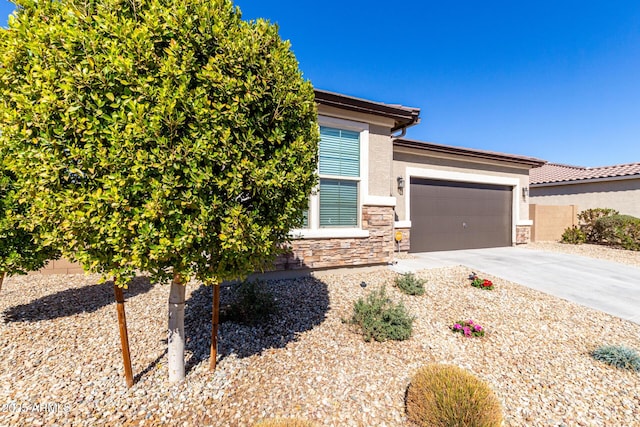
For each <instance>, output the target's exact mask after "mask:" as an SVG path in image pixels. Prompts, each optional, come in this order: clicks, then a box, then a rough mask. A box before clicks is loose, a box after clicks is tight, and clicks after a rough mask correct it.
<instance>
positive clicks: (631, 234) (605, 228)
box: [595, 215, 640, 251]
mask: <svg viewBox="0 0 640 427" xmlns="http://www.w3.org/2000/svg"><path fill="white" fill-rule="evenodd" d="M595 233H596V234H597V235H598V236H599V238H600V242H601V243H607V244H609V245H613V246H619V247H622V248H624V249H629V250H632V251H638V250H640V218H636V217H633V216H630V215H613V216H608V217H603V218H600V219H598V220H597V221H596V225H595Z"/></svg>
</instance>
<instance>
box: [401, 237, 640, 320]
mask: <svg viewBox="0 0 640 427" xmlns="http://www.w3.org/2000/svg"><path fill="white" fill-rule="evenodd" d="M413 255H415V256H416V259H405V260H398V263H397V264H396V265H394V266H393V267H392V268H393V269H394V270H395V271H398V272H400V273H405V272H409V271H418V270H422V269H427V268H437V267H447V266H456V265H464V266H466V267H469V268H471V269H472V270H474V271H477V272H478V273H479V272H484V273H487V274H491V275H493V276H497V277H501V278H503V279H507V280H509V281H512V282H516V283H519V284H521V285H524V286H528V287H530V288H533V289H537V290H539V291H542V292H545V293H548V294H551V295H555V296H557V297H560V298H564V299H566V300H569V301H573V302H576V303H578V304H582V305H585V306H587V307H591V308H595V309H597V310H601V311H604V312H606V313H609V314H613V315H614V316H617V317H621V318H623V319H626V320H630V321H632V322H635V323H638V324H640V268H636V267H632V266H628V265H625V264H618V263H615V262H611V261H604V260H598V259H593V258H587V257H582V256H578V255H568V254H560V253H556V252H545V251H540V250H534V249H525V248H518V247H508V248H490V249H470V250H461V251H446V252H425V253H419V254H413Z"/></svg>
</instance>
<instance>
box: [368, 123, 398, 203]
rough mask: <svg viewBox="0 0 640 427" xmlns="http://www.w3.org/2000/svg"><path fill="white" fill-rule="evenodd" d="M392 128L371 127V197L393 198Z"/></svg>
mask: <svg viewBox="0 0 640 427" xmlns="http://www.w3.org/2000/svg"><path fill="white" fill-rule="evenodd" d="M390 133H391V128H384V127H382V126H376V125H372V126H370V127H369V195H370V196H391V195H392V194H391V192H392V188H391V185H390V181H391V168H392V162H393V144H392V142H391V136H390Z"/></svg>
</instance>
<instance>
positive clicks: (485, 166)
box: [45, 90, 545, 272]
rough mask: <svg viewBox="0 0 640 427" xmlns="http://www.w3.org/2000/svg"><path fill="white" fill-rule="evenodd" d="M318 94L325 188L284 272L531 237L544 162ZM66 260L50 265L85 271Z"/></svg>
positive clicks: (393, 111) (399, 111)
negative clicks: (449, 139)
mask: <svg viewBox="0 0 640 427" xmlns="http://www.w3.org/2000/svg"><path fill="white" fill-rule="evenodd" d="M315 94H316V101H317V103H318V121H319V124H320V135H321V141H320V147H319V153H318V155H319V165H318V174H319V185H318V188H317V190H316V191H315V192H314V193H313V194H312V195H311V197H310V202H309V209H308V211H307V212H306V220H305V225H304V227H303V228H301V229H298V230H293V231H292V236H293V239H292V241H291V244H290V251H289V253H288V254H287V255H285V256H281V257H279V258H278V260H277V262H276V265H275V268H276V269H277V270H298V269H321V268H334V267H351V266H365V265H376V264H378V265H379V264H387V263H389V262H391V261H393V253H394V251H396V250H402V251H411V252H422V251H434V250H450V249H468V248H483V247H495V246H511V245H514V244H516V243H527V242H528V241H529V236H530V227H531V224H532V222H531V221H530V220H529V208H528V198H527V191H528V190H527V189H528V185H529V169H531V168H532V167H537V166H540V165H542V164H544V163H545V162H544V161H543V160H539V159H534V158H530V157H524V156H517V155H511V154H503V153H493V152H489V151H483V150H473V149H467V148H460V147H451V146H446V145H440V144H433V143H426V142H419V141H411V140H407V139H403V138H401V137H402V136H404V134H405V130H406V129H407V128H408V127H410V126H414V125H416V124H418V123H419V122H420V109H418V108H411V107H404V106H401V105H390V104H384V103H380V102H373V101H369V100H365V99H360V98H354V97H351V96H346V95H341V94H337V93H332V92H327V91H322V90H316V92H315ZM398 240H399V241H398ZM61 262H62V263H64V261H57V262H56V263H58V264H60V263H61ZM56 263H52V264H51V265H50V266H49V267H48V268H49V269H55V268H57V269H58V271H61V270H62V269H63V268H66V269H71V268H77V266H75V265H66V264H64V265H63V264H60V265H56ZM45 272H46V269H45Z"/></svg>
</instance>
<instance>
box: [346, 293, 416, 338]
mask: <svg viewBox="0 0 640 427" xmlns="http://www.w3.org/2000/svg"><path fill="white" fill-rule="evenodd" d="M413 320H414V319H413V317H411V316H410V315H409V312H408V311H407V309H406V308H405V307H404V305H403V304H402V303H398V304H396V305H394V304H393V301H391V299H389V298H388V297H387V295H386V291H385V288H384V287H382V288H380V289H379V290H378V291H373V292H371V293H370V294H369V295H368V296H367V298H366V299H362V298H360V299H359V300H358V301H356V303H355V304H354V307H353V317H352V318H351V323H352V324H357V325H359V326H360V328H361V329H362V335H363V336H364V340H365V341H367V342H369V341H371V339H374V340H376V341H386V340H397V341H403V340H406V339H409V337H411V332H412V330H413Z"/></svg>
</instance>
